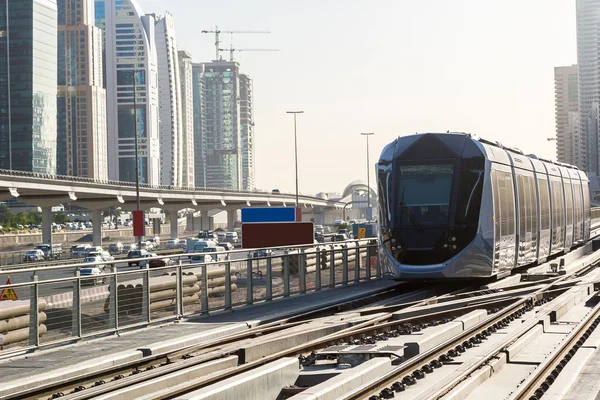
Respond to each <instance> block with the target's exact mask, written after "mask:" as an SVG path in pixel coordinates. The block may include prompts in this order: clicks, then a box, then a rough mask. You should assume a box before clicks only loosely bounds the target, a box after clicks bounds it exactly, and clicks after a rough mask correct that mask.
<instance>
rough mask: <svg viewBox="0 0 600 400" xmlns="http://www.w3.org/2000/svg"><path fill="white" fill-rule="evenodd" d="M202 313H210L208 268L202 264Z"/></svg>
mask: <svg viewBox="0 0 600 400" xmlns="http://www.w3.org/2000/svg"><path fill="white" fill-rule="evenodd" d="M200 302H201V304H200V311H201V312H204V313H207V312H208V268H207V266H206V264H202V296H201V298H200Z"/></svg>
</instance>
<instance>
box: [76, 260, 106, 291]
mask: <svg viewBox="0 0 600 400" xmlns="http://www.w3.org/2000/svg"><path fill="white" fill-rule="evenodd" d="M83 262H86V263H98V262H102V258H101V257H100V256H92V257H86V258H85V259H84V260H83ZM105 273H106V265H103V264H100V265H92V266H89V267H83V268H80V269H79V276H81V277H83V278H88V277H89V278H95V279H82V280H81V284H82V285H85V284H91V285H96V284H98V283H100V284H104V283H106V277H105V276H103V275H104V274H105Z"/></svg>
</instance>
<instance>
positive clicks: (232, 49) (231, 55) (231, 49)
mask: <svg viewBox="0 0 600 400" xmlns="http://www.w3.org/2000/svg"><path fill="white" fill-rule="evenodd" d="M219 51H228V52H229V61H232V62H233V52H234V51H279V50H278V49H234V48H233V47H230V48H228V49H219Z"/></svg>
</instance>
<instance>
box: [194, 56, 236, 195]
mask: <svg viewBox="0 0 600 400" xmlns="http://www.w3.org/2000/svg"><path fill="white" fill-rule="evenodd" d="M193 73H194V75H195V77H194V99H195V101H194V107H196V106H197V105H198V106H199V109H198V110H197V111H196V110H195V111H194V124H197V123H201V124H202V125H201V129H200V130H196V128H194V130H195V133H200V135H199V136H195V137H194V140H200V143H201V144H202V146H203V149H202V156H203V158H204V159H203V160H202V161H203V166H204V168H203V170H204V173H205V177H206V181H205V184H206V187H209V188H222V189H232V190H241V189H242V172H241V169H242V143H241V137H240V103H239V100H238V96H239V89H240V78H239V64H238V63H237V62H230V61H222V60H219V61H214V62H208V63H200V64H194V68H193ZM198 74H200V75H198ZM198 81H200V82H198ZM199 85H201V89H202V90H200V91H199V92H200V94H201V96H202V98H201V99H200V101H199V102H198V104H197V102H196V90H197V87H199ZM197 114H198V115H199V117H200V120H198V119H197V118H196V115H197ZM204 124H205V125H204ZM196 154H198V153H196ZM196 165H198V161H196Z"/></svg>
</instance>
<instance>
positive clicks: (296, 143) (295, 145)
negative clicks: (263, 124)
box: [286, 111, 304, 208]
mask: <svg viewBox="0 0 600 400" xmlns="http://www.w3.org/2000/svg"><path fill="white" fill-rule="evenodd" d="M286 113H287V114H294V158H295V160H296V208H298V135H297V134H296V115H297V114H304V111H286Z"/></svg>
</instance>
